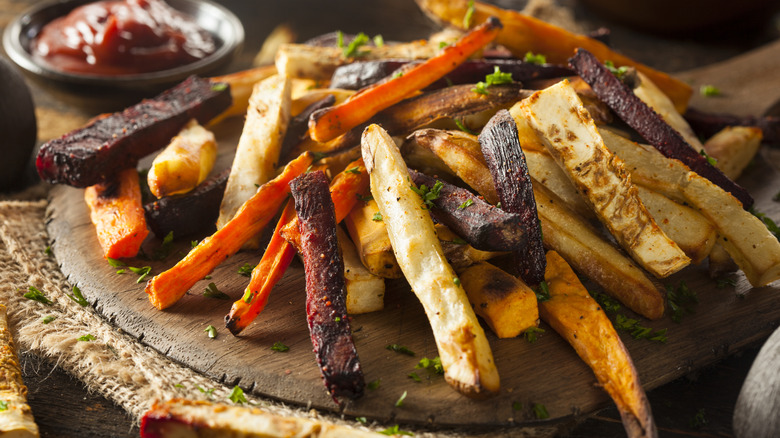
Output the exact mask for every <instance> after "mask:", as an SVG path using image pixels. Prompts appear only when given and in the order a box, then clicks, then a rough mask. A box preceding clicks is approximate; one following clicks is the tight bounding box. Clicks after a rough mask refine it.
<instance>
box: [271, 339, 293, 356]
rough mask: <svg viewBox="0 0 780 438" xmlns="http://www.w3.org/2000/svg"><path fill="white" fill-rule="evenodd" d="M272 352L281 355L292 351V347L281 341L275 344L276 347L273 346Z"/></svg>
mask: <svg viewBox="0 0 780 438" xmlns="http://www.w3.org/2000/svg"><path fill="white" fill-rule="evenodd" d="M271 350H273V351H278V352H280V353H284V352H285V351H290V347H288V346H286V345H284V344H282V343H281V342H279V341H276V342H274V345H272V346H271Z"/></svg>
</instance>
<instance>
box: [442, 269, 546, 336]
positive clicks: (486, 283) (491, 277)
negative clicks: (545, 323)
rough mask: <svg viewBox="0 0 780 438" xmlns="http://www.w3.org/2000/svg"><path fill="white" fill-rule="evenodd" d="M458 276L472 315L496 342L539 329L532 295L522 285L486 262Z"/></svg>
mask: <svg viewBox="0 0 780 438" xmlns="http://www.w3.org/2000/svg"><path fill="white" fill-rule="evenodd" d="M458 274H459V275H460V282H461V284H463V289H464V290H465V291H466V294H468V297H469V301H470V302H471V304H472V305H473V306H474V312H475V313H476V314H477V315H479V316H481V317H482V318H483V319H484V320H485V322H487V324H488V326H490V329H491V330H493V333H495V334H496V336H498V337H499V338H514V337H516V336H518V335H519V334H520V333H523V332H524V331H526V330H528V329H529V328H531V327H537V326H538V325H539V308H538V307H537V304H536V294H534V291H533V290H531V288H529V287H528V286H526V285H525V283H523V282H522V281H520V280H518V279H517V278H515V277H513V276H511V275H509V274H508V273H506V272H504V271H502V270H501V269H499V268H497V267H495V266H493V265H491V264H490V263H487V262H480V263H477V264H475V265H473V266H469V267H468V268H466V269H464V270H462V271H460V272H459V273H458Z"/></svg>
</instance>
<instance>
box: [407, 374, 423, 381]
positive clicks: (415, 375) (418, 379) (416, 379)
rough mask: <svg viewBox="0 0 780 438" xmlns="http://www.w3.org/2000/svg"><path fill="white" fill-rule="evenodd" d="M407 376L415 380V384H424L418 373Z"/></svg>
mask: <svg viewBox="0 0 780 438" xmlns="http://www.w3.org/2000/svg"><path fill="white" fill-rule="evenodd" d="M406 376H407V377H409V378H410V379H412V380H414V381H415V382H422V379H421V378H420V376H418V375H417V373H409V374H407V375H406Z"/></svg>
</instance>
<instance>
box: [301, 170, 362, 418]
mask: <svg viewBox="0 0 780 438" xmlns="http://www.w3.org/2000/svg"><path fill="white" fill-rule="evenodd" d="M290 187H291V192H292V196H293V199H295V211H296V212H297V213H298V219H299V220H300V234H301V248H300V251H301V255H302V256H303V266H304V269H305V272H306V320H307V322H308V324H309V332H310V333H311V341H312V345H313V346H314V354H315V356H316V357H317V364H318V365H319V367H320V371H321V372H322V378H323V380H324V382H325V387H326V388H327V389H328V392H330V394H331V395H332V396H333V400H334V401H336V402H337V403H338V402H339V398H341V397H347V398H350V399H356V398H358V397H360V396H362V395H363V390H364V388H365V381H364V379H363V371H362V369H361V367H360V360H359V359H358V356H357V350H355V344H354V343H353V342H352V330H351V329H350V324H349V318H347V302H346V301H347V287H346V281H345V280H344V262H343V261H342V259H341V253H340V251H339V246H338V245H339V244H338V238H337V237H336V227H337V223H336V212H335V207H334V206H333V202H332V201H331V199H330V193H329V192H328V178H327V177H326V176H325V174H324V173H323V172H322V171H316V172H311V173H307V174H304V175H301V176H299V177H298V178H296V179H294V180H293V181H292V182H290Z"/></svg>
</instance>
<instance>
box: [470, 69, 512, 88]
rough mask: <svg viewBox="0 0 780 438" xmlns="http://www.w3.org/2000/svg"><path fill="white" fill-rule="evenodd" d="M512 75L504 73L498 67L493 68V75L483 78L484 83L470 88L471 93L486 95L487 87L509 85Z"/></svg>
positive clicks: (478, 83)
mask: <svg viewBox="0 0 780 438" xmlns="http://www.w3.org/2000/svg"><path fill="white" fill-rule="evenodd" d="M511 83H512V73H504V72H502V71H501V68H499V67H498V66H495V67H493V73H490V74H489V75H487V76H485V82H481V81H480V82H477V86H476V87H475V88H472V89H471V91H475V92H477V93H479V94H488V91H487V87H489V86H491V85H500V84H511Z"/></svg>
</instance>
